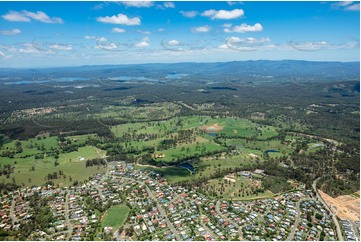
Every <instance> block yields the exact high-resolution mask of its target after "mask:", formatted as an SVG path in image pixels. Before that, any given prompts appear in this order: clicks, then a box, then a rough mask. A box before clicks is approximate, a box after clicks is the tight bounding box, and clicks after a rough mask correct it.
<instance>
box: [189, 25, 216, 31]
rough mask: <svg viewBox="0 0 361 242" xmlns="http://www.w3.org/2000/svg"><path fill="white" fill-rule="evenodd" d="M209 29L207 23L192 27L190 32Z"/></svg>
mask: <svg viewBox="0 0 361 242" xmlns="http://www.w3.org/2000/svg"><path fill="white" fill-rule="evenodd" d="M210 30H211V27H209V26H208V25H205V26H199V27H194V28H192V32H209V31H210Z"/></svg>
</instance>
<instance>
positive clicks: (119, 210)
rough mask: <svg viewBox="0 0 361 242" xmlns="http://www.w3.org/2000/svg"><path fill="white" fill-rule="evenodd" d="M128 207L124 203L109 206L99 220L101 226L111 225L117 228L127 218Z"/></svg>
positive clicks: (114, 228)
mask: <svg viewBox="0 0 361 242" xmlns="http://www.w3.org/2000/svg"><path fill="white" fill-rule="evenodd" d="M129 211H130V208H129V207H128V206H125V205H116V206H112V207H110V208H109V209H108V210H107V211H106V214H105V216H104V218H103V220H102V221H101V225H102V227H103V228H104V227H113V231H115V230H117V229H118V228H119V227H120V226H121V225H122V224H124V222H125V221H126V219H127V218H128V214H129Z"/></svg>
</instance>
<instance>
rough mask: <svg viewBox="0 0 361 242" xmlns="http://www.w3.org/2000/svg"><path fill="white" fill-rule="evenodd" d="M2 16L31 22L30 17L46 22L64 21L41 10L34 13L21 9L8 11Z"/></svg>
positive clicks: (17, 20)
mask: <svg viewBox="0 0 361 242" xmlns="http://www.w3.org/2000/svg"><path fill="white" fill-rule="evenodd" d="M2 18H3V19H5V20H7V21H11V22H31V19H33V20H37V21H40V22H43V23H48V24H62V23H63V22H64V21H63V20H62V19H61V18H57V17H53V18H51V17H49V16H48V15H47V14H46V13H44V12H42V11H37V12H36V13H35V12H30V11H26V10H22V11H21V12H16V11H9V12H8V13H7V14H5V15H3V16H2Z"/></svg>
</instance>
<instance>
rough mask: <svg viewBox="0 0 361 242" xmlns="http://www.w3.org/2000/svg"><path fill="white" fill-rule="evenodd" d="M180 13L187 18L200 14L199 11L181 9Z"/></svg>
mask: <svg viewBox="0 0 361 242" xmlns="http://www.w3.org/2000/svg"><path fill="white" fill-rule="evenodd" d="M179 13H180V14H182V15H183V16H184V17H186V18H194V17H195V16H197V15H198V12H197V11H180V12H179Z"/></svg>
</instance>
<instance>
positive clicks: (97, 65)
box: [0, 59, 360, 69]
mask: <svg viewBox="0 0 361 242" xmlns="http://www.w3.org/2000/svg"><path fill="white" fill-rule="evenodd" d="M250 61H253V62H257V61H272V62H278V61H300V62H318V63H332V62H333V63H360V60H358V61H333V60H330V61H318V60H296V59H293V60H291V59H282V60H265V59H260V60H239V61H238V60H235V61H209V62H206V61H204V62H197V61H183V62H154V63H153V62H150V63H134V64H94V65H91V64H90V65H78V66H33V67H32V66H29V67H0V69H51V68H54V69H56V68H80V67H92V66H94V67H99V66H136V65H156V64H159V65H163V64H188V63H189V64H191V63H194V64H205V63H207V64H213V63H231V62H250Z"/></svg>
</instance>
